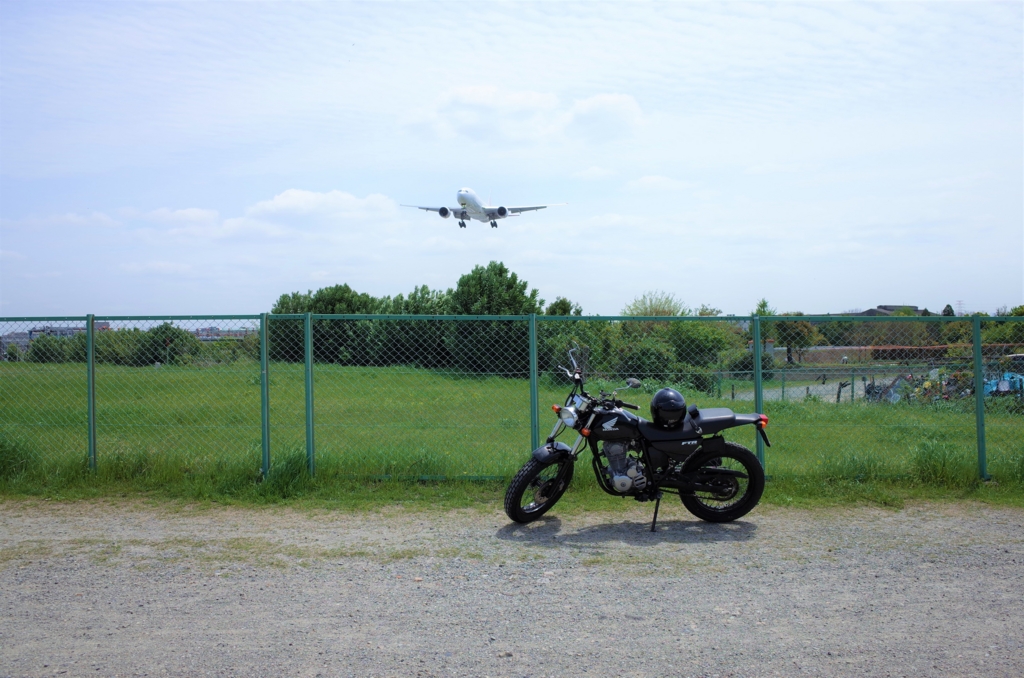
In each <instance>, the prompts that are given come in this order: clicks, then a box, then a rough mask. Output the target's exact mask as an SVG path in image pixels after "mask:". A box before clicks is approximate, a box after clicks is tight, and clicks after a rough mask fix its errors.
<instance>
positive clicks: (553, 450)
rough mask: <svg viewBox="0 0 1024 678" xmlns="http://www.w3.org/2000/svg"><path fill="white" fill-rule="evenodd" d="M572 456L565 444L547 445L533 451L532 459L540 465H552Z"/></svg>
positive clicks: (570, 449) (570, 450)
mask: <svg viewBox="0 0 1024 678" xmlns="http://www.w3.org/2000/svg"><path fill="white" fill-rule="evenodd" d="M571 456H572V448H571V447H569V446H568V445H566V444H565V443H557V442H556V443H548V444H546V445H542V446H541V447H538V448H537V449H536V450H534V451H533V458H534V459H536V460H537V461H538V462H540V463H541V464H554V463H555V462H558V461H562V460H564V459H566V458H568V457H571Z"/></svg>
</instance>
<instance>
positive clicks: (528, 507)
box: [505, 459, 573, 523]
mask: <svg viewBox="0 0 1024 678" xmlns="http://www.w3.org/2000/svg"><path fill="white" fill-rule="evenodd" d="M572 469H573V460H572V459H563V460H562V461H556V462H555V463H553V464H542V463H540V462H539V461H537V460H536V459H531V460H530V461H528V462H526V464H525V465H524V466H523V468H521V469H519V473H517V474H516V477H515V478H513V479H512V482H511V483H509V486H508V490H507V491H506V492H505V513H506V514H508V517H509V518H511V519H512V520H514V521H516V522H517V523H529V522H532V521H534V520H537V518H540V517H541V516H542V515H544V514H545V513H547V512H548V510H549V509H550V508H551V507H552V506H554V505H555V503H556V502H558V500H559V499H561V498H562V495H563V494H565V491H566V490H567V489H568V488H569V483H570V482H571V481H572Z"/></svg>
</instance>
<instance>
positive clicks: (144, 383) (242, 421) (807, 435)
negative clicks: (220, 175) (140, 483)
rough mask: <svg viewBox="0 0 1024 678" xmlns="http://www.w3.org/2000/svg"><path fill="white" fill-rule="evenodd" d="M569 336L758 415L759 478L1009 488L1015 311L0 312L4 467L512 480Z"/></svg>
mask: <svg viewBox="0 0 1024 678" xmlns="http://www.w3.org/2000/svg"><path fill="white" fill-rule="evenodd" d="M572 344H578V345H579V346H580V347H581V349H582V351H581V355H582V359H583V362H584V364H585V367H586V370H587V374H588V375H589V379H590V385H589V387H588V389H589V390H592V391H597V390H598V389H599V388H605V389H606V390H611V389H612V388H614V387H616V386H618V385H620V384H621V383H622V382H623V380H624V379H625V378H626V377H636V378H638V379H640V380H641V381H642V382H643V383H644V387H643V389H642V393H639V394H638V393H637V392H635V391H634V392H632V393H631V396H633V397H626V399H627V400H630V399H632V400H635V401H637V403H638V404H640V405H641V406H643V407H645V406H646V402H647V400H648V399H649V397H650V394H653V392H654V391H656V390H657V389H659V388H661V387H663V386H672V387H674V388H676V389H678V390H679V391H681V392H682V393H683V394H684V395H685V396H686V398H687V401H688V402H694V403H697V404H699V405H701V406H703V407H713V406H725V407H732V408H733V409H735V410H737V411H755V410H756V411H759V412H764V413H766V414H768V415H769V417H770V420H771V424H770V426H769V429H768V430H769V434H770V435H771V437H772V442H773V447H772V448H771V456H770V457H769V458H768V459H767V460H766V459H765V456H764V455H765V450H764V449H763V447H762V444H761V441H760V440H759V439H757V437H756V436H755V434H754V430H753V429H752V428H750V429H749V430H745V429H744V430H737V431H733V432H730V434H731V437H732V438H734V439H736V440H738V441H739V442H742V443H744V444H746V445H748V446H750V447H752V448H755V449H756V451H757V453H758V456H759V457H760V458H761V459H762V462H763V463H766V466H767V467H768V469H769V471H770V472H771V473H772V474H778V475H800V474H805V473H806V474H810V473H813V474H816V475H819V476H820V475H822V474H824V475H825V476H827V477H835V478H849V479H874V478H915V479H918V480H923V481H929V480H937V481H940V482H942V481H944V479H945V480H949V479H956V478H960V479H963V478H968V477H970V478H977V477H978V476H981V477H983V478H988V477H989V476H990V475H991V476H995V477H996V478H998V479H999V480H1005V481H1008V482H1024V357H1022V356H1021V355H1020V354H1024V318H1006V317H996V318H988V317H970V318H947V317H937V316H930V317H882V318H879V317H871V318H862V317H836V316H795V317H756V316H754V317H733V316H729V317H707V318H702V317H701V318H699V317H680V318H665V317H651V318H636V317H594V316H590V317H577V316H573V317H550V316H479V317H478V316H445V317H441V316H344V315H316V314H307V315H269V314H264V315H261V316H254V315H249V316H217V317H214V316H166V317H94V316H83V317H59V318H58V317H49V318H0V452H2V454H0V474H2V475H5V476H7V477H10V476H12V475H17V474H18V473H29V472H32V473H45V474H57V475H59V474H61V473H74V472H80V471H81V469H82V467H83V466H87V467H88V468H90V469H93V470H97V471H100V472H103V471H104V469H110V471H109V472H110V473H115V474H122V475H128V476H131V475H137V474H143V473H148V472H151V471H152V470H153V469H154V468H157V467H159V468H162V469H163V470H164V472H167V473H172V474H184V475H196V474H201V475H204V476H208V477H212V478H213V479H214V482H215V483H216V479H217V478H219V477H224V478H229V477H237V476H238V475H239V474H248V475H249V476H251V477H252V478H253V479H258V478H259V477H260V476H263V477H266V476H267V475H268V474H269V475H271V476H272V475H273V474H274V469H275V468H276V467H278V466H280V465H282V464H290V465H292V466H295V465H297V464H299V465H303V466H306V467H308V470H309V472H310V473H318V474H319V473H326V474H333V475H339V476H346V477H370V476H373V477H380V476H388V477H415V478H428V479H434V478H456V477H462V478H466V477H475V478H479V477H507V476H509V475H510V474H512V473H514V471H515V470H516V469H517V468H518V467H519V465H521V464H522V462H523V460H524V459H525V458H526V454H527V453H528V451H529V450H530V449H532V448H533V447H536V446H537V445H538V444H539V441H540V440H542V438H543V435H544V434H546V432H547V428H548V427H549V426H550V425H551V423H552V421H553V418H552V416H551V414H550V411H549V409H548V408H549V407H550V405H551V403H554V402H559V403H560V402H562V401H563V399H564V397H565V393H566V392H567V390H568V388H569V384H568V382H567V380H566V379H565V377H564V374H563V373H562V372H561V371H560V370H559V369H558V365H559V364H565V363H566V362H567V358H566V349H567V348H568V347H569V346H570V345H572ZM542 429H543V432H542Z"/></svg>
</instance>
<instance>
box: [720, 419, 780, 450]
mask: <svg viewBox="0 0 1024 678" xmlns="http://www.w3.org/2000/svg"><path fill="white" fill-rule="evenodd" d="M747 424H753V425H754V427H755V428H757V432H758V433H760V434H761V440H763V441H764V444H765V445H767V446H768V447H771V446H772V444H771V443H770V442H768V434H767V433H765V432H764V427H765V426H767V425H768V417H766V416H765V415H763V414H737V415H736V423H735V424H733V426H745V425H747ZM730 428H731V427H730Z"/></svg>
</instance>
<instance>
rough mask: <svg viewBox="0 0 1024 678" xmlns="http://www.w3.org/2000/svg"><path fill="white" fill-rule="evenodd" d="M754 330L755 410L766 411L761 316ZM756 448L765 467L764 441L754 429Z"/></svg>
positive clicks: (755, 319)
mask: <svg viewBox="0 0 1024 678" xmlns="http://www.w3.org/2000/svg"><path fill="white" fill-rule="evenodd" d="M751 323H752V325H753V330H754V410H755V411H757V412H764V388H763V386H764V384H763V380H762V378H761V353H762V351H761V317H760V316H756V315H755V316H754V317H753V319H752V320H751ZM754 449H756V450H757V460H758V461H759V462H761V467H762V468H763V467H764V441H763V440H761V436H760V435H759V434H758V432H757V431H756V430H755V431H754Z"/></svg>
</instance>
